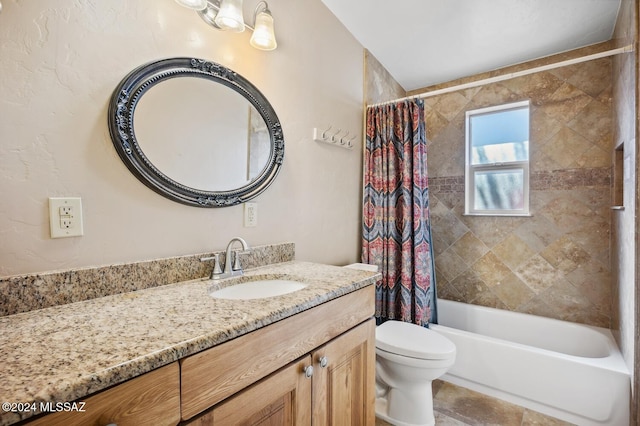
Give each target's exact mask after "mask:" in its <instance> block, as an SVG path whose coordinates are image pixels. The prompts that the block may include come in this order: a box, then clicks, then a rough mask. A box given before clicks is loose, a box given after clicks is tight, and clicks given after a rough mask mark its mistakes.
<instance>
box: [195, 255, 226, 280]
mask: <svg viewBox="0 0 640 426" xmlns="http://www.w3.org/2000/svg"><path fill="white" fill-rule="evenodd" d="M208 260H213V270H212V271H211V278H214V277H215V276H216V275H221V274H222V268H220V253H215V254H214V255H213V256H211V257H202V258H200V262H206V261H208Z"/></svg>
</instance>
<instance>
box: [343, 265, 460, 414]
mask: <svg viewBox="0 0 640 426" xmlns="http://www.w3.org/2000/svg"><path fill="white" fill-rule="evenodd" d="M346 267H347V268H352V269H360V270H365V271H374V272H377V271H378V267H377V266H375V265H367V264H363V263H354V264H351V265H347V266H346ZM455 360H456V345H454V344H453V342H452V341H451V340H449V339H447V338H446V337H444V336H442V335H440V334H438V333H436V332H435V331H433V330H429V329H427V328H425V327H420V326H419V325H416V324H411V323H408V322H401V321H386V322H385V323H383V324H382V325H379V326H378V327H376V417H378V418H380V419H382V420H384V421H386V422H388V423H391V424H393V425H396V426H430V425H433V424H435V419H434V417H433V393H432V391H431V382H432V381H433V380H434V379H437V378H438V377H440V376H442V375H443V374H444V373H446V372H447V370H449V368H450V367H451V366H452V365H453V363H454V362H455Z"/></svg>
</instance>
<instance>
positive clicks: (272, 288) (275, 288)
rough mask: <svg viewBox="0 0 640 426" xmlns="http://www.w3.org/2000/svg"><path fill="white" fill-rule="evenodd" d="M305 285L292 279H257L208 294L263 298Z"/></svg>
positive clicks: (240, 297)
mask: <svg viewBox="0 0 640 426" xmlns="http://www.w3.org/2000/svg"><path fill="white" fill-rule="evenodd" d="M306 286H307V285H306V284H304V283H301V282H298V281H292V280H258V281H249V282H246V283H241V284H234V285H230V286H228V287H224V288H221V289H220V290H215V291H213V292H210V293H209V295H210V296H211V297H213V298H216V299H233V300H250V299H264V298H267V297H275V296H282V295H283V294H288V293H293V292H294V291H298V290H302V289H303V288H305V287H306Z"/></svg>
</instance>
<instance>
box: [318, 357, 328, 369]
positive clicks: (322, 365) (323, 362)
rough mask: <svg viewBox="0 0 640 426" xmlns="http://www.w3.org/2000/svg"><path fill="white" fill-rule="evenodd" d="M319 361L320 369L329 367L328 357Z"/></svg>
mask: <svg viewBox="0 0 640 426" xmlns="http://www.w3.org/2000/svg"><path fill="white" fill-rule="evenodd" d="M319 361H320V367H322V368H327V365H329V358H327V357H326V356H323V357H321V358H320V359H319Z"/></svg>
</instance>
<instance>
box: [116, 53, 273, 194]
mask: <svg viewBox="0 0 640 426" xmlns="http://www.w3.org/2000/svg"><path fill="white" fill-rule="evenodd" d="M109 132H110V133H111V139H112V141H113V144H114V146H115V148H116V151H117V152H118V155H119V156H120V158H121V159H122V161H123V162H124V163H125V164H126V166H127V167H128V168H129V170H130V171H131V172H132V173H133V174H134V175H135V176H136V177H137V178H138V179H140V180H141V181H142V182H143V183H144V184H145V185H147V186H148V187H150V188H151V189H153V190H154V191H156V192H157V193H159V194H161V195H163V196H165V197H167V198H169V199H171V200H174V201H178V202H180V203H183V204H188V205H193V206H198V207H224V206H232V205H235V204H238V203H243V202H245V201H247V200H250V199H251V198H254V197H255V196H257V195H259V194H260V193H262V192H263V191H264V190H265V189H266V188H267V187H268V186H269V185H270V184H271V183H272V182H273V180H274V179H275V177H276V175H277V174H278V172H279V170H280V167H281V165H282V162H283V159H284V137H283V134H282V129H281V126H280V122H279V120H278V118H277V116H276V114H275V111H274V110H273V108H272V107H271V105H270V104H269V102H268V101H267V99H266V98H265V97H264V96H263V95H262V94H261V93H260V91H259V90H258V89H257V88H256V87H255V86H253V85H252V84H251V83H250V82H249V81H247V80H246V79H244V78H243V77H242V76H240V75H239V74H237V73H235V72H233V71H232V70H230V69H228V68H225V67H223V66H222V65H219V64H216V63H213V62H208V61H204V60H202V59H195V58H171V59H164V60H160V61H156V62H152V63H149V64H146V65H143V66H141V67H138V68H136V69H135V70H133V71H132V72H131V73H129V74H128V75H127V76H126V77H125V78H124V79H123V80H122V82H121V83H120V84H119V85H118V87H117V88H116V90H115V91H114V93H113V96H112V98H111V103H110V105H109Z"/></svg>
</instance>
